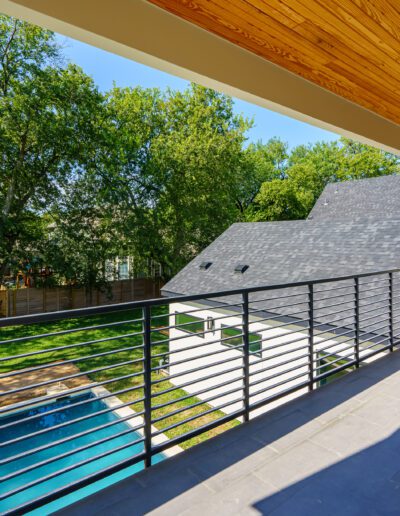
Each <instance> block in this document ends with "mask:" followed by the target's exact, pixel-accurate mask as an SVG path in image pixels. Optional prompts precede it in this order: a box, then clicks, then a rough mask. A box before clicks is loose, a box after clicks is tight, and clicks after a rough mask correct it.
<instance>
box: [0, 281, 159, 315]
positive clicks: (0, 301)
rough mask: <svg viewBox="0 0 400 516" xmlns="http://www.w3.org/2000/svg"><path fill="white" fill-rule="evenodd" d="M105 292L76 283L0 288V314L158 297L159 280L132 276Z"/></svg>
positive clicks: (32, 312)
mask: <svg viewBox="0 0 400 516" xmlns="http://www.w3.org/2000/svg"><path fill="white" fill-rule="evenodd" d="M109 286H110V288H109V290H108V291H106V292H101V291H99V290H96V289H93V290H92V291H88V290H87V289H84V288H76V287H55V288H21V289H16V290H0V316H2V317H13V316H20V315H29V314H39V313H43V312H55V311H59V310H71V309H73V308H85V307H86V306H99V305H109V304H115V303H124V302H125V301H136V300H138V301H139V300H141V299H151V298H155V297H160V289H161V286H162V283H161V280H158V279H151V278H135V279H128V280H119V281H112V282H111V283H110V284H109Z"/></svg>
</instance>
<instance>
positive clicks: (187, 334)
mask: <svg viewBox="0 0 400 516" xmlns="http://www.w3.org/2000/svg"><path fill="white" fill-rule="evenodd" d="M190 324H193V323H190ZM238 326H240V323H236V324H233V325H231V326H225V328H227V329H228V328H237V327H238ZM220 329H221V328H218V329H214V330H205V331H199V332H196V333H188V332H185V335H179V336H178V337H168V338H167V339H162V340H157V341H156V342H152V344H151V345H152V347H155V346H160V345H161V344H167V343H169V342H175V341H177V340H182V339H189V338H191V337H199V338H201V339H202V338H203V337H204V335H205V334H206V333H215V332H216V331H219V330H220ZM181 331H183V330H181ZM201 335H202V336H201ZM235 336H236V335H235Z"/></svg>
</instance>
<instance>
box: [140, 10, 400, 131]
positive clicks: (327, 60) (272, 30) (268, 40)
mask: <svg viewBox="0 0 400 516" xmlns="http://www.w3.org/2000/svg"><path fill="white" fill-rule="evenodd" d="M149 1H150V2H151V3H153V4H155V5H157V6H159V7H161V8H163V9H165V10H167V11H169V12H171V13H173V14H175V15H177V16H180V17H181V18H183V19H185V20H187V21H189V22H192V23H194V24H196V25H199V26H200V27H202V28H204V29H206V30H208V31H211V32H213V33H215V34H217V35H219V36H221V37H223V38H225V39H227V40H229V41H231V42H232V43H235V44H236V45H238V46H240V47H242V48H245V49H247V50H249V51H251V52H253V53H255V54H257V55H259V56H261V57H263V58H265V59H267V60H269V61H272V62H273V63H276V64H278V65H280V66H282V67H284V68H286V69H288V70H290V71H292V72H294V73H296V74H298V75H300V76H301V77H304V78H305V79H308V80H309V81H312V82H313V83H316V84H318V85H320V86H322V87H323V88H326V89H328V90H330V91H332V92H334V93H336V94H338V95H340V96H342V97H344V98H346V99H348V100H351V101H353V102H355V103H356V104H359V105H361V106H363V107H365V108H367V109H370V110H371V111H374V112H375V113H378V114H379V115H381V116H383V117H384V118H387V119H389V120H391V121H393V122H396V123H400V0H193V1H191V0H149ZM185 44H187V42H185ZM221 64H222V65H223V63H221ZM238 73H240V70H238Z"/></svg>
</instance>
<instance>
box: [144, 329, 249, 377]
mask: <svg viewBox="0 0 400 516" xmlns="http://www.w3.org/2000/svg"><path fill="white" fill-rule="evenodd" d="M224 340H225V339H224ZM229 340H232V337H229ZM188 349H189V350H190V348H188ZM232 349H243V344H241V345H240V346H226V347H224V349H218V350H217V351H211V352H209V353H205V354H203V355H196V356H193V357H189V358H184V359H183V360H176V361H174V362H172V364H169V366H170V367H171V365H173V366H177V365H181V364H187V363H188V362H192V361H193V360H199V359H200V358H208V357H212V356H214V355H219V354H221V353H227V352H228V351H232ZM160 369H165V365H161V366H156V367H152V368H151V370H152V371H160Z"/></svg>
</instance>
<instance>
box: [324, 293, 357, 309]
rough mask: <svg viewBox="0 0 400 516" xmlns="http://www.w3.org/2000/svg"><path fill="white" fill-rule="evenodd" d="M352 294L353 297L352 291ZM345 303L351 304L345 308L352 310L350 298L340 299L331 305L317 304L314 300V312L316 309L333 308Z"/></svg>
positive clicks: (352, 301) (352, 300)
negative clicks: (347, 299) (346, 299)
mask: <svg viewBox="0 0 400 516" xmlns="http://www.w3.org/2000/svg"><path fill="white" fill-rule="evenodd" d="M352 296H353V297H354V293H353V294H352ZM346 303H347V304H351V305H352V306H351V307H350V308H346V309H347V310H354V299H351V300H349V301H340V302H339V303H333V304H331V305H322V306H317V305H316V302H315V301H314V312H316V311H317V310H326V309H327V308H333V307H335V306H343V305H344V304H346ZM333 313H335V312H333Z"/></svg>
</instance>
